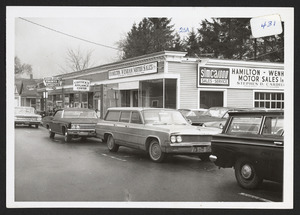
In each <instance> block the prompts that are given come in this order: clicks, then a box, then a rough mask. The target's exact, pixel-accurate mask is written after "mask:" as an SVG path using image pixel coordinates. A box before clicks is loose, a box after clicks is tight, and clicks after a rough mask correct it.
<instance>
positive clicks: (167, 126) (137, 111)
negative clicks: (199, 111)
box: [96, 108, 220, 162]
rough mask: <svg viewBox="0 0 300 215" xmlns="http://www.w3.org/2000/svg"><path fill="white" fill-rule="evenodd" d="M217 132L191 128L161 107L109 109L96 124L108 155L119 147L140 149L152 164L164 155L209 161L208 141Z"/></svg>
mask: <svg viewBox="0 0 300 215" xmlns="http://www.w3.org/2000/svg"><path fill="white" fill-rule="evenodd" d="M219 132H220V131H219V129H215V128H203V127H195V126H192V125H190V124H189V123H188V122H187V121H186V119H185V118H184V117H183V116H182V115H181V113H180V112H179V111H177V110H173V109H162V108H109V109H108V111H107V113H106V115H105V117H104V120H103V121H99V122H98V123H97V125H96V133H97V137H99V138H101V139H102V140H103V141H104V142H106V143H107V147H108V149H109V151H111V152H117V151H118V149H119V146H126V147H131V148H136V149H141V150H144V151H146V152H148V153H149V155H150V158H151V159H152V160H153V161H154V162H162V161H163V160H164V159H165V157H166V155H167V154H189V155H198V156H199V157H200V158H201V159H203V160H205V159H206V160H209V155H210V152H211V149H210V140H211V136H212V135H213V134H217V133H219Z"/></svg>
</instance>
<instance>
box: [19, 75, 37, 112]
mask: <svg viewBox="0 0 300 215" xmlns="http://www.w3.org/2000/svg"><path fill="white" fill-rule="evenodd" d="M39 82H41V79H33V78H32V76H31V78H30V79H25V78H21V79H18V78H17V79H15V106H26V107H34V108H35V109H36V110H41V105H40V102H41V95H40V94H39V93H38V92H37V83H39Z"/></svg>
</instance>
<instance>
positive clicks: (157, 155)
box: [149, 140, 166, 163]
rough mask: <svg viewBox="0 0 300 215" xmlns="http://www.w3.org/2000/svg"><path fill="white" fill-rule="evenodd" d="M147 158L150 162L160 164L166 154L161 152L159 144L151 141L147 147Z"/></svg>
mask: <svg viewBox="0 0 300 215" xmlns="http://www.w3.org/2000/svg"><path fill="white" fill-rule="evenodd" d="M149 156H150V158H151V160H152V161H154V162H157V163H160V162H163V161H164V160H165V158H166V154H165V153H164V152H163V151H162V150H161V147H160V145H159V142H158V141H157V140H152V141H151V142H150V145H149Z"/></svg>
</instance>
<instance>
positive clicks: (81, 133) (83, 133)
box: [79, 131, 89, 136]
mask: <svg viewBox="0 0 300 215" xmlns="http://www.w3.org/2000/svg"><path fill="white" fill-rule="evenodd" d="M79 134H80V135H83V136H87V135H89V133H88V132H84V131H81V132H79Z"/></svg>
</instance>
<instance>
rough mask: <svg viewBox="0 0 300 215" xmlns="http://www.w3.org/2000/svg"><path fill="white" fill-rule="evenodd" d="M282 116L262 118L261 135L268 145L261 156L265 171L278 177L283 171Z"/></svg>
mask: <svg viewBox="0 0 300 215" xmlns="http://www.w3.org/2000/svg"><path fill="white" fill-rule="evenodd" d="M283 134H284V130H283V116H267V117H265V120H264V125H263V130H262V136H263V137H264V139H265V141H266V143H268V144H269V145H270V147H266V148H264V149H265V150H264V151H263V152H262V154H261V155H262V157H263V158H264V160H265V162H266V166H267V168H266V170H265V171H266V172H267V173H268V174H267V175H270V176H271V178H280V177H282V173H283V148H284V140H283Z"/></svg>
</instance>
